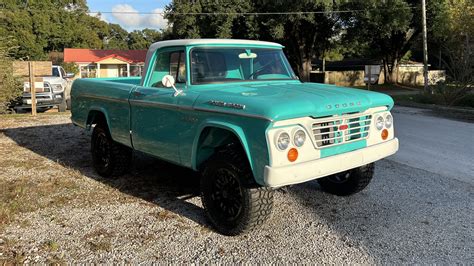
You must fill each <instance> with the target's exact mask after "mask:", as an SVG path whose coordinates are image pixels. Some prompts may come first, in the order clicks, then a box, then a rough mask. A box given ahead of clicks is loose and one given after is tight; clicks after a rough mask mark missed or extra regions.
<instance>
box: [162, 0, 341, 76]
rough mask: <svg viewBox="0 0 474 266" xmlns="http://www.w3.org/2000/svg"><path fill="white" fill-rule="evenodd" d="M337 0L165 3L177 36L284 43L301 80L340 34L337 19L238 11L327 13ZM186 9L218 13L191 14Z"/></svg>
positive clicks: (191, 11) (309, 15)
mask: <svg viewBox="0 0 474 266" xmlns="http://www.w3.org/2000/svg"><path fill="white" fill-rule="evenodd" d="M333 2H334V1H332V0H300V1H295V2H291V3H289V2H287V1H281V0H279V1H250V0H243V1H241V0H230V1H225V2H215V1H190V2H189V1H179V0H175V1H173V2H172V3H171V4H170V5H168V6H167V7H166V9H165V10H166V16H165V17H166V18H167V19H168V21H169V22H170V25H172V35H173V37H175V38H246V39H260V40H268V41H278V42H280V43H283V44H284V45H285V46H286V47H287V49H288V52H289V54H288V55H289V60H290V62H291V63H292V65H293V66H295V67H296V72H297V73H298V75H299V76H300V78H301V79H302V80H309V74H310V71H311V60H312V59H314V58H315V57H317V56H319V55H321V54H322V53H323V51H325V50H326V49H328V47H329V43H330V39H331V38H332V37H334V36H335V35H336V34H337V33H338V23H337V22H338V20H337V18H336V17H334V16H331V15H328V14H324V13H322V14H295V15H281V14H278V15H258V16H255V15H251V14H249V15H241V14H239V13H260V12H262V13H268V12H282V11H285V12H288V11H289V12H300V11H302V10H304V11H327V10H331V9H332V8H333ZM183 13H217V14H216V15H186V16H183V15H182V14H183Z"/></svg>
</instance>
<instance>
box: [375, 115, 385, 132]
mask: <svg viewBox="0 0 474 266" xmlns="http://www.w3.org/2000/svg"><path fill="white" fill-rule="evenodd" d="M383 125H384V121H383V117H382V116H381V115H379V116H377V118H376V119H375V127H376V128H377V129H378V130H382V128H383Z"/></svg>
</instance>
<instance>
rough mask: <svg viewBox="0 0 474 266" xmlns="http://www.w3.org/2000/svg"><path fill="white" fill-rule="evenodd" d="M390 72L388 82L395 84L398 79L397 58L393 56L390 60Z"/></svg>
mask: <svg viewBox="0 0 474 266" xmlns="http://www.w3.org/2000/svg"><path fill="white" fill-rule="evenodd" d="M391 70H392V71H391V73H390V83H392V84H397V81H398V59H397V58H395V60H393V62H392V68H391Z"/></svg>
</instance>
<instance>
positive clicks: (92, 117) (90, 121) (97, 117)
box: [86, 108, 110, 130]
mask: <svg viewBox="0 0 474 266" xmlns="http://www.w3.org/2000/svg"><path fill="white" fill-rule="evenodd" d="M100 122H103V123H105V125H106V126H107V128H108V129H110V124H109V117H108V115H107V112H106V111H105V110H103V109H102V108H91V109H90V110H89V113H88V114H87V120H86V128H87V129H88V130H91V128H92V125H94V124H97V123H100Z"/></svg>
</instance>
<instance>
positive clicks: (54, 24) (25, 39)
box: [0, 0, 128, 60]
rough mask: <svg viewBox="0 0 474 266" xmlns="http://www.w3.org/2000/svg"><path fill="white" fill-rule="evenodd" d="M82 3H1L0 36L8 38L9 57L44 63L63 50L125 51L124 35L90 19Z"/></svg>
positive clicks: (60, 0)
mask: <svg viewBox="0 0 474 266" xmlns="http://www.w3.org/2000/svg"><path fill="white" fill-rule="evenodd" d="M88 11H89V10H88V8H87V4H86V1H85V0H47V1H39V0H19V1H5V2H2V9H1V12H0V34H1V36H12V37H13V40H12V45H13V46H18V49H17V51H16V53H15V54H14V55H13V56H14V57H15V58H17V59H23V60H46V59H47V58H48V53H49V52H51V51H63V49H64V48H65V47H75V48H93V49H101V48H110V49H128V44H127V37H128V32H127V31H125V30H124V29H123V28H122V27H120V26H119V25H117V24H109V23H107V22H104V21H102V20H100V19H99V17H98V16H90V15H89V13H88Z"/></svg>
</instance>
